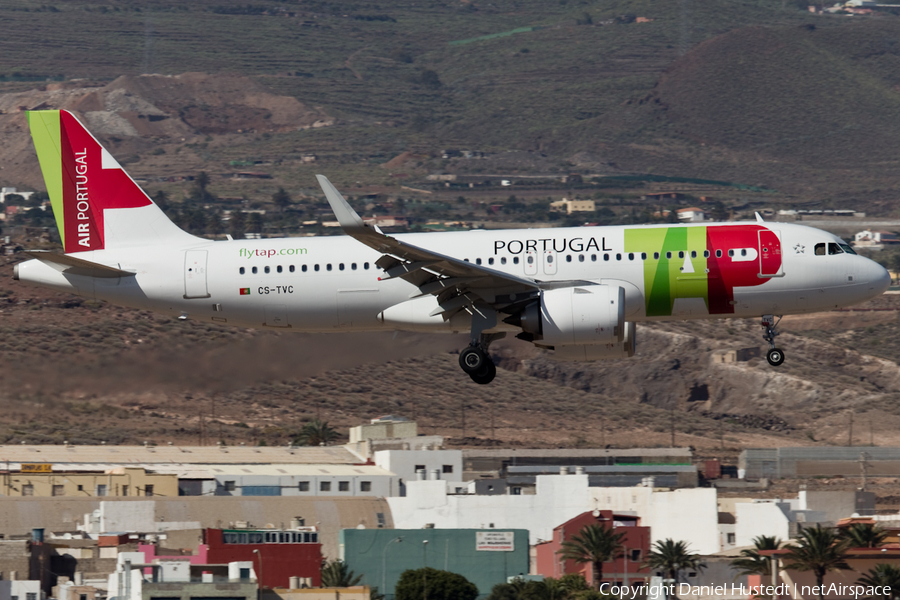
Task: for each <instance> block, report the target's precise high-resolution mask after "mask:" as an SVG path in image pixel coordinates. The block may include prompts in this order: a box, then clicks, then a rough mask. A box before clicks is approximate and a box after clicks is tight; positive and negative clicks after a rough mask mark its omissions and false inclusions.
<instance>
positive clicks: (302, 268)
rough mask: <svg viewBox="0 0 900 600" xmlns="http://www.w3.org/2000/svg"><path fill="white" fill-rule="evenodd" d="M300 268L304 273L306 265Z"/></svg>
mask: <svg viewBox="0 0 900 600" xmlns="http://www.w3.org/2000/svg"><path fill="white" fill-rule="evenodd" d="M300 270H301V271H303V272H304V273H306V265H303V266H302V267H300Z"/></svg>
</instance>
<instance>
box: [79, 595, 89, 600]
mask: <svg viewBox="0 0 900 600" xmlns="http://www.w3.org/2000/svg"><path fill="white" fill-rule="evenodd" d="M78 600H87V594H78Z"/></svg>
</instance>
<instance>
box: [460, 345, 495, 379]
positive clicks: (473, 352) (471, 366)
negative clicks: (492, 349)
mask: <svg viewBox="0 0 900 600" xmlns="http://www.w3.org/2000/svg"><path fill="white" fill-rule="evenodd" d="M459 366H460V367H462V370H463V371H465V372H466V373H467V374H468V375H469V377H471V378H472V381H474V382H475V383H478V384H481V385H485V384H488V383H490V382H492V381H493V380H494V377H496V376H497V367H496V366H495V365H494V361H493V360H491V355H490V354H489V353H488V351H487V349H486V348H482V347H481V345H480V344H478V345H472V346H469V347H467V348H466V349H465V350H463V351H462V352H460V353H459Z"/></svg>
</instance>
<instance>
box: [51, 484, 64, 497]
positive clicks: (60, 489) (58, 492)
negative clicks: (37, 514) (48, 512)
mask: <svg viewBox="0 0 900 600" xmlns="http://www.w3.org/2000/svg"><path fill="white" fill-rule="evenodd" d="M50 495H51V496H65V495H66V486H64V485H54V486H53V489H52V490H50Z"/></svg>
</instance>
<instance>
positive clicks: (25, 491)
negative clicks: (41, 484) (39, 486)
mask: <svg viewBox="0 0 900 600" xmlns="http://www.w3.org/2000/svg"><path fill="white" fill-rule="evenodd" d="M22 495H23V496H34V486H33V485H31V484H30V483H26V484H25V485H23V486H22Z"/></svg>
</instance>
